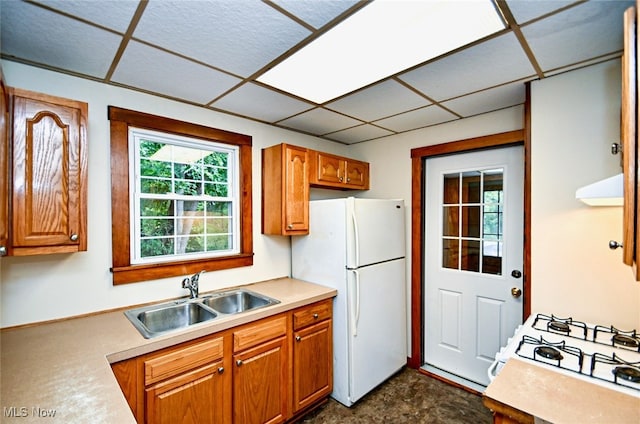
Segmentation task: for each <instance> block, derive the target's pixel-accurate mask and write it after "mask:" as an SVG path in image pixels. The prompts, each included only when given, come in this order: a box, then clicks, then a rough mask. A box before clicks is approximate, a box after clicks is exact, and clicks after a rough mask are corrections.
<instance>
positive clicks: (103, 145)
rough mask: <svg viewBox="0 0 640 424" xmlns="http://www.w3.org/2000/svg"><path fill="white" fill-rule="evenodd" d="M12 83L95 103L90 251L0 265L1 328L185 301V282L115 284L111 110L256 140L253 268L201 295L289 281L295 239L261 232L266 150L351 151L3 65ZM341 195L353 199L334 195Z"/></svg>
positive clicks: (215, 275)
mask: <svg viewBox="0 0 640 424" xmlns="http://www.w3.org/2000/svg"><path fill="white" fill-rule="evenodd" d="M2 69H3V72H4V75H5V79H6V82H7V85H9V86H11V87H20V88H24V89H27V90H33V91H38V92H42V93H47V94H51V95H55V96H61V97H67V98H72V99H77V100H82V101H85V102H87V103H88V104H89V125H88V126H89V128H88V135H89V201H88V251H87V252H82V253H75V254H57V255H44V256H32V257H5V258H2V259H1V260H0V262H1V265H0V266H1V267H2V268H1V270H2V271H1V273H0V289H1V308H0V309H1V315H0V325H1V326H2V327H10V326H14V325H19V324H24V323H32V322H39V321H44V320H50V319H56V318H62V317H67V316H74V315H79V314H84V313H90V312H94V311H99V310H105V309H111V308H117V307H122V306H128V305H132V304H139V303H145V302H151V301H156V300H163V299H168V298H174V297H179V296H183V295H185V294H186V292H185V290H184V289H182V288H181V287H180V281H181V278H180V277H171V278H167V279H162V280H156V281H150V282H144V283H136V284H126V285H121V286H113V285H112V280H111V273H110V272H109V268H110V266H111V182H110V159H109V158H110V154H109V145H110V144H109V120H108V119H107V106H109V105H114V106H119V107H124V108H127V109H134V110H138V111H141V112H147V113H152V114H156V115H161V116H168V117H171V118H175V119H180V120H184V121H189V122H194V123H199V124H204V125H207V126H210V127H214V128H220V129H224V130H228V131H234V132H238V133H242V134H247V135H251V136H252V137H253V158H252V159H253V240H254V241H253V248H254V252H255V256H254V262H253V263H254V264H253V266H251V267H244V268H237V269H232V270H224V271H217V272H210V273H205V274H203V275H202V277H201V279H200V287H201V291H203V292H204V291H209V290H215V289H219V288H225V287H230V286H234V285H240V284H246V283H251V282H255V281H261V280H266V279H271V278H277V277H282V276H287V275H290V241H289V238H288V237H280V236H263V235H262V234H261V233H260V211H261V203H260V198H261V184H262V182H261V149H262V148H263V147H267V146H271V145H274V144H277V143H281V142H283V141H286V142H289V143H292V144H298V145H301V146H307V147H312V148H317V149H321V150H323V151H328V152H332V153H335V154H342V155H344V154H346V151H347V146H344V145H342V144H338V143H332V142H327V141H321V140H320V139H317V138H314V137H309V136H305V135H301V134H299V133H295V132H291V131H286V130H282V129H278V128H275V127H272V126H269V125H263V124H259V123H256V122H253V121H249V120H246V119H240V118H236V117H233V116H231V115H225V114H221V113H216V112H214V111H210V110H206V109H204V108H198V107H194V106H189V105H185V104H182V103H179V102H174V101H170V100H166V99H161V98H158V97H153V96H150V95H146V94H142V93H138V92H135V91H131V90H125V89H121V88H117V87H112V86H108V85H105V84H99V83H96V82H93V81H88V80H84V79H79V78H74V77H71V76H67V75H63V74H59V73H55V72H49V71H45V70H42V69H38V68H34V67H30V66H25V65H22V64H17V63H14V62H10V61H3V62H2ZM330 193H331V194H333V196H334V197H340V196H344V195H346V194H345V192H341V191H330Z"/></svg>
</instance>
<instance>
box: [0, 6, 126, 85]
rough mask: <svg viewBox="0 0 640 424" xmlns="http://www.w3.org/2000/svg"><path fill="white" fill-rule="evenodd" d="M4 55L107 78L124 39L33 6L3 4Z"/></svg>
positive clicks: (0, 15)
mask: <svg viewBox="0 0 640 424" xmlns="http://www.w3.org/2000/svg"><path fill="white" fill-rule="evenodd" d="M1 7H2V13H0V26H1V27H2V28H1V29H0V34H1V35H0V36H1V37H2V43H1V45H2V53H3V54H6V55H10V56H16V57H18V58H21V59H24V60H28V61H32V62H36V63H39V64H44V65H46V66H49V67H54V68H59V69H63V70H66V71H71V72H76V73H80V74H85V75H89V76H92V77H104V76H105V75H106V73H107V71H108V70H109V66H110V64H111V61H112V60H113V56H114V54H115V53H116V51H117V49H118V46H119V45H120V41H121V40H122V37H121V36H119V35H116V34H113V33H111V32H109V31H105V30H102V29H99V28H96V27H94V26H91V25H87V24H83V23H81V22H79V21H77V20H74V19H71V18H67V17H65V16H62V15H60V14H57V13H52V12H50V11H47V10H45V9H42V8H40V7H37V6H34V5H31V4H29V3H24V2H18V1H2V5H1Z"/></svg>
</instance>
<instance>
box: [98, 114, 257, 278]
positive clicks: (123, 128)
mask: <svg viewBox="0 0 640 424" xmlns="http://www.w3.org/2000/svg"><path fill="white" fill-rule="evenodd" d="M108 116H109V120H110V133H111V240H112V243H111V250H112V267H111V272H112V273H113V284H114V285H118V284H127V283H134V282H139V281H146V280H154V279H160V278H166V277H173V276H178V275H186V274H192V273H196V272H199V271H201V270H205V271H217V270H222V269H230V268H238V267H243V266H251V265H253V206H252V182H251V174H252V152H251V149H252V138H251V136H248V135H244V134H238V133H234V132H230V131H225V130H220V129H215V128H210V127H206V126H203V125H199V124H193V123H189V122H184V121H179V120H175V119H171V118H166V117H162V116H156V115H152V114H148V113H143V112H136V111H132V110H128V109H122V108H119V107H115V106H109V107H108ZM129 127H135V128H141V129H147V130H151V131H159V132H164V133H169V134H174V135H178V136H184V137H192V138H197V139H200V140H204V141H212V142H216V143H223V144H229V145H233V146H237V147H238V148H239V157H238V159H239V174H238V178H239V183H240V190H239V206H240V207H239V216H238V219H239V220H240V246H239V247H240V251H239V253H237V254H231V255H227V256H219V257H212V258H201V259H189V260H176V261H171V262H154V263H145V264H135V265H134V264H131V259H130V258H131V254H130V253H131V217H130V203H129V202H130V196H129V172H130V167H129Z"/></svg>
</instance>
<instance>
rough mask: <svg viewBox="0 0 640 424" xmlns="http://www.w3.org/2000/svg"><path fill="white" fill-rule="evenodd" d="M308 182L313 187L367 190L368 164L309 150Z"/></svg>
mask: <svg viewBox="0 0 640 424" xmlns="http://www.w3.org/2000/svg"><path fill="white" fill-rule="evenodd" d="M309 154H310V157H311V166H310V168H309V170H310V174H309V182H310V183H311V185H312V186H314V187H323V188H338V189H341V190H346V189H353V190H369V164H368V163H367V162H362V161H359V160H355V159H349V158H345V157H342V156H336V155H332V154H329V153H323V152H318V151H316V150H309Z"/></svg>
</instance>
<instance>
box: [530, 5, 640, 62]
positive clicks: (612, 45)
mask: <svg viewBox="0 0 640 424" xmlns="http://www.w3.org/2000/svg"><path fill="white" fill-rule="evenodd" d="M634 3H635V2H633V1H591V2H587V3H583V4H580V5H578V6H575V7H572V8H571V9H568V10H566V11H564V12H561V13H558V14H556V15H553V16H551V17H549V18H547V19H544V20H542V21H538V22H535V23H533V24H531V25H527V26H525V27H523V28H522V33H523V34H524V37H525V39H526V40H527V42H528V44H529V46H530V47H531V50H532V51H533V54H534V55H535V57H536V58H537V60H538V62H539V64H540V66H541V67H542V69H543V70H544V71H547V70H550V69H555V68H559V67H563V66H566V65H567V64H571V63H577V62H580V61H583V60H587V59H590V58H592V57H596V56H600V55H604V54H608V53H612V52H616V51H619V50H622V15H623V12H624V10H625V9H626V8H627V7H629V6H632V5H633V4H634Z"/></svg>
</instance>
